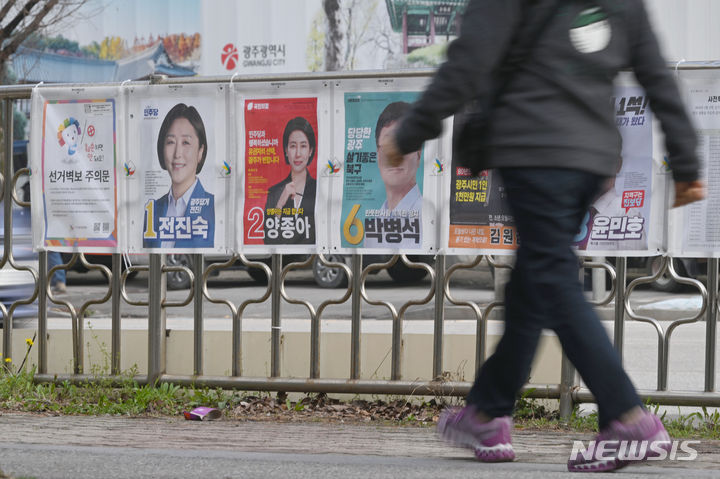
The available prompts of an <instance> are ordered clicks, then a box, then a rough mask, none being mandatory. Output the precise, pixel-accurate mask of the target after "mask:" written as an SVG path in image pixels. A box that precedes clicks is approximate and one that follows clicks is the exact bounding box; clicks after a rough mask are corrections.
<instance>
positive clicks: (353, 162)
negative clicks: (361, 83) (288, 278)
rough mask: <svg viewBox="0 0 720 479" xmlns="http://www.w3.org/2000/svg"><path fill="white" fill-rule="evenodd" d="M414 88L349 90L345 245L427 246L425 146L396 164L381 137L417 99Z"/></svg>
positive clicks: (342, 235) (346, 103) (393, 126)
mask: <svg viewBox="0 0 720 479" xmlns="http://www.w3.org/2000/svg"><path fill="white" fill-rule="evenodd" d="M416 97H417V93H414V92H363V93H354V92H353V93H345V95H344V105H345V142H344V164H345V172H344V185H343V194H342V216H341V228H342V233H341V241H342V243H341V244H342V247H344V248H372V249H381V248H382V249H393V250H400V251H405V250H418V249H421V248H422V247H423V236H422V235H423V231H422V223H423V178H424V153H425V152H424V149H420V150H418V151H414V152H411V153H408V154H406V155H405V156H404V159H403V162H402V163H401V164H400V165H398V166H396V167H391V166H390V165H389V164H388V163H387V160H386V157H385V155H384V154H383V152H382V149H381V148H379V147H378V144H379V143H380V141H381V140H382V139H383V138H384V137H385V136H387V135H389V134H392V132H393V131H394V129H395V128H396V127H397V125H398V120H400V118H402V116H403V115H404V114H405V112H406V111H407V110H408V109H409V108H410V104H411V103H412V102H413V101H414V100H415V99H416Z"/></svg>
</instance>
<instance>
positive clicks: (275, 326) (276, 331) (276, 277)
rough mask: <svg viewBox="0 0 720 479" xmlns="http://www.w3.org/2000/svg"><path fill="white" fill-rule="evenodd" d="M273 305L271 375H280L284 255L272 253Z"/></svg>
mask: <svg viewBox="0 0 720 479" xmlns="http://www.w3.org/2000/svg"><path fill="white" fill-rule="evenodd" d="M271 269H272V278H271V281H272V300H271V301H272V306H271V315H272V317H271V324H270V328H271V329H270V376H271V377H274V378H276V377H279V376H280V339H281V334H280V333H281V331H280V329H281V323H280V301H281V300H282V296H281V294H280V279H281V278H280V276H281V274H282V255H281V254H273V255H272V264H271Z"/></svg>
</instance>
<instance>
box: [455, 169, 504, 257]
mask: <svg viewBox="0 0 720 479" xmlns="http://www.w3.org/2000/svg"><path fill="white" fill-rule="evenodd" d="M450 181H451V185H450V231H449V241H448V246H449V247H450V248H460V249H487V250H497V253H500V252H501V250H507V251H513V250H515V249H516V248H517V246H518V235H517V230H516V229H515V220H514V219H513V216H512V213H511V212H510V207H509V206H508V204H507V202H506V200H505V188H504V187H503V185H502V181H501V179H500V174H499V173H498V172H497V171H495V170H485V171H482V172H481V173H480V175H479V176H477V177H473V176H472V173H470V170H469V169H468V168H464V167H462V166H460V165H459V164H458V162H457V159H455V158H453V164H452V175H451V177H450Z"/></svg>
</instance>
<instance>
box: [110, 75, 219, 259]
mask: <svg viewBox="0 0 720 479" xmlns="http://www.w3.org/2000/svg"><path fill="white" fill-rule="evenodd" d="M219 88H220V87H218V86H215V85H193V86H191V87H189V88H188V87H185V86H181V87H180V88H178V87H174V88H173V87H165V86H149V87H146V88H140V89H138V90H134V91H133V95H132V105H133V106H132V108H131V122H132V124H133V131H134V132H135V135H136V136H135V137H136V138H137V139H138V141H137V145H136V148H137V149H136V150H135V151H136V154H135V155H133V156H132V159H130V160H128V162H126V164H125V165H124V171H125V181H126V184H127V188H128V191H129V194H128V198H129V202H130V206H129V208H130V214H129V216H130V218H131V222H132V223H133V225H134V226H135V228H134V232H133V235H132V238H131V240H130V244H131V245H133V246H134V247H135V248H138V249H145V250H151V251H155V252H185V251H188V252H192V251H198V250H200V251H208V250H210V251H214V250H222V249H223V248H226V247H227V245H228V241H227V238H226V237H225V231H226V228H225V224H226V223H227V219H226V217H225V216H226V205H227V203H228V201H227V197H228V190H229V188H230V181H229V180H230V177H231V174H232V170H233V165H232V164H231V162H230V161H229V160H228V158H226V155H225V151H226V135H225V126H224V125H225V117H226V114H225V108H224V106H223V103H224V102H223V99H224V98H225V92H224V91H221V90H220V89H219ZM138 200H139V201H138ZM140 227H141V228H140Z"/></svg>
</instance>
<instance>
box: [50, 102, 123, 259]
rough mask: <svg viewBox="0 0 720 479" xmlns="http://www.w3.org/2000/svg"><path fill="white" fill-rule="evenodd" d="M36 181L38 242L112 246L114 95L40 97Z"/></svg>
mask: <svg viewBox="0 0 720 479" xmlns="http://www.w3.org/2000/svg"><path fill="white" fill-rule="evenodd" d="M36 104H42V145H41V168H42V174H41V181H42V183H41V184H42V204H43V207H44V238H43V245H42V246H44V247H52V249H53V250H57V251H70V250H74V249H75V250H76V249H81V250H83V251H114V250H115V248H117V246H118V234H117V211H118V203H117V182H116V177H115V161H116V154H117V149H116V143H115V141H116V122H117V118H116V115H117V112H116V102H115V99H114V98H99V99H74V100H44V101H43V99H42V98H41V99H40V102H36Z"/></svg>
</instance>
